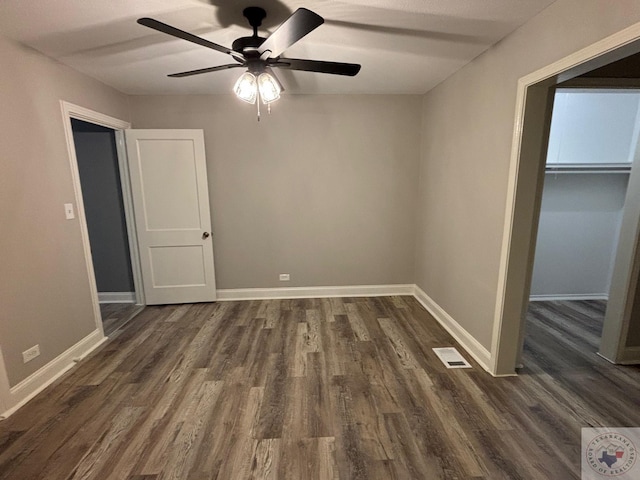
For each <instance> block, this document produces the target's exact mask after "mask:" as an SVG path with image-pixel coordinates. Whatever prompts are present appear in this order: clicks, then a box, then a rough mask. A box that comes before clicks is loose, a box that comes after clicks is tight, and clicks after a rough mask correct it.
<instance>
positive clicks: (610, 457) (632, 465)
mask: <svg viewBox="0 0 640 480" xmlns="http://www.w3.org/2000/svg"><path fill="white" fill-rule="evenodd" d="M639 439H640V428H618V429H614V428H584V429H582V451H583V455H584V456H583V459H582V478H583V479H588V480H592V479H598V478H611V477H616V478H618V479H620V480H622V479H627V478H628V479H632V478H633V479H637V478H640V476H638V475H640V469H636V460H637V455H638V453H637V450H636V445H637V444H639V442H638V440H639Z"/></svg>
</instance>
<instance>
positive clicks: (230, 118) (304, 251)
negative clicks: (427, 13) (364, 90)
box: [131, 95, 420, 289]
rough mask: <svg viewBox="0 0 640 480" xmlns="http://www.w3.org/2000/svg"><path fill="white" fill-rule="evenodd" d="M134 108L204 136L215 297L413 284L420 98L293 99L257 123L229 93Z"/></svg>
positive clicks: (145, 119) (152, 101)
mask: <svg viewBox="0 0 640 480" xmlns="http://www.w3.org/2000/svg"><path fill="white" fill-rule="evenodd" d="M131 108H132V118H133V126H134V128H201V129H203V130H204V138H205V148H206V155H207V162H208V165H207V170H208V177H209V194H210V198H211V215H212V219H213V245H214V254H215V263H216V282H217V286H218V288H222V289H225V288H251V287H281V286H321V285H368V284H399V283H413V264H414V241H415V215H416V195H417V186H418V183H417V172H418V158H419V143H420V141H419V138H420V97H416V96H368V95H362V96H340V95H338V96H336V95H321V96H304V95H289V96H284V97H283V98H282V99H281V100H280V101H278V102H277V103H276V104H274V107H273V113H272V114H271V115H270V116H268V115H265V116H264V117H263V118H262V121H260V122H259V123H258V122H257V121H256V117H255V106H252V105H247V104H244V103H242V102H240V101H239V100H237V99H236V98H233V97H231V96H226V95H218V96H189V97H179V96H168V97H154V96H140V97H132V101H131ZM279 273H290V274H291V281H290V282H287V283H283V282H279V281H278V274H279Z"/></svg>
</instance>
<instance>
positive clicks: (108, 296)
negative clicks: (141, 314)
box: [98, 292, 136, 303]
mask: <svg viewBox="0 0 640 480" xmlns="http://www.w3.org/2000/svg"><path fill="white" fill-rule="evenodd" d="M98 302H99V303H136V294H135V292H98Z"/></svg>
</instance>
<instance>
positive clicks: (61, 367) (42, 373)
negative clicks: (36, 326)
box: [0, 330, 108, 418]
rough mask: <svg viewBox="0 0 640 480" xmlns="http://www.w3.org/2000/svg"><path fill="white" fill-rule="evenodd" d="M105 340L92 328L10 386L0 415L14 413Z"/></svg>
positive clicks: (100, 333)
mask: <svg viewBox="0 0 640 480" xmlns="http://www.w3.org/2000/svg"><path fill="white" fill-rule="evenodd" d="M107 340H108V339H107V338H106V337H105V336H104V335H103V334H102V331H100V330H94V331H93V332H91V333H90V334H89V335H87V336H86V337H84V338H83V339H82V340H80V341H79V342H78V343H76V344H75V345H73V346H72V347H71V348H69V349H67V350H66V351H65V352H63V353H61V354H60V355H58V356H57V357H56V358H54V359H53V360H51V361H50V362H49V363H47V364H46V365H45V366H43V367H42V368H40V369H39V370H38V371H36V372H35V373H33V374H31V375H30V376H28V377H27V378H26V379H24V380H23V381H21V382H20V383H18V384H17V385H16V386H15V387H12V388H11V389H10V390H9V398H8V399H5V401H4V402H3V403H5V405H4V406H3V408H4V409H5V411H4V412H3V413H2V414H1V415H0V417H4V418H6V417H8V416H9V415H11V414H12V413H14V412H15V411H16V410H18V409H19V408H20V407H22V406H23V405H24V404H25V403H27V402H28V401H29V400H31V399H32V398H33V397H35V396H36V395H37V394H38V393H40V392H41V391H42V390H44V389H45V388H47V387H48V386H49V385H51V384H52V383H53V382H54V381H55V380H57V379H58V378H59V377H60V376H62V375H63V374H64V373H65V372H67V371H68V370H69V369H70V368H71V367H73V366H74V365H75V364H76V362H78V361H80V360H82V359H83V358H84V357H86V356H87V355H88V354H89V353H91V352H92V351H93V350H95V349H96V348H98V347H99V346H100V345H102V344H103V343H104V342H106V341H107ZM0 370H2V369H0ZM1 377H2V375H0V381H7V380H6V377H5V379H4V380H2V379H1Z"/></svg>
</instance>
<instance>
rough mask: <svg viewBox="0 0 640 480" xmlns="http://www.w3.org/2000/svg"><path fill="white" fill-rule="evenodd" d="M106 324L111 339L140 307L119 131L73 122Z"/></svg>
mask: <svg viewBox="0 0 640 480" xmlns="http://www.w3.org/2000/svg"><path fill="white" fill-rule="evenodd" d="M71 128H72V131H73V141H74V146H75V150H76V160H77V163H78V172H79V174H80V185H81V188H82V199H83V205H84V212H85V216H86V221H87V229H88V233H89V243H90V245H91V258H92V263H93V271H94V274H95V279H96V286H97V290H98V301H99V304H100V314H101V317H102V325H103V330H104V334H105V335H106V336H111V335H113V334H114V333H115V332H116V331H117V330H119V329H120V328H121V327H122V326H124V325H125V324H126V323H127V322H128V321H129V320H131V319H132V318H133V317H134V316H135V315H136V314H137V313H138V312H139V311H140V310H141V309H142V306H141V305H138V304H137V298H136V291H135V283H134V278H133V268H132V263H131V252H130V249H129V242H128V230H127V221H126V215H125V209H124V199H123V193H122V180H121V176H120V169H119V166H118V152H117V146H116V135H115V133H116V132H115V130H114V129H112V128H108V127H104V126H101V125H96V124H94V123H89V122H86V121H83V120H78V119H71Z"/></svg>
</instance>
